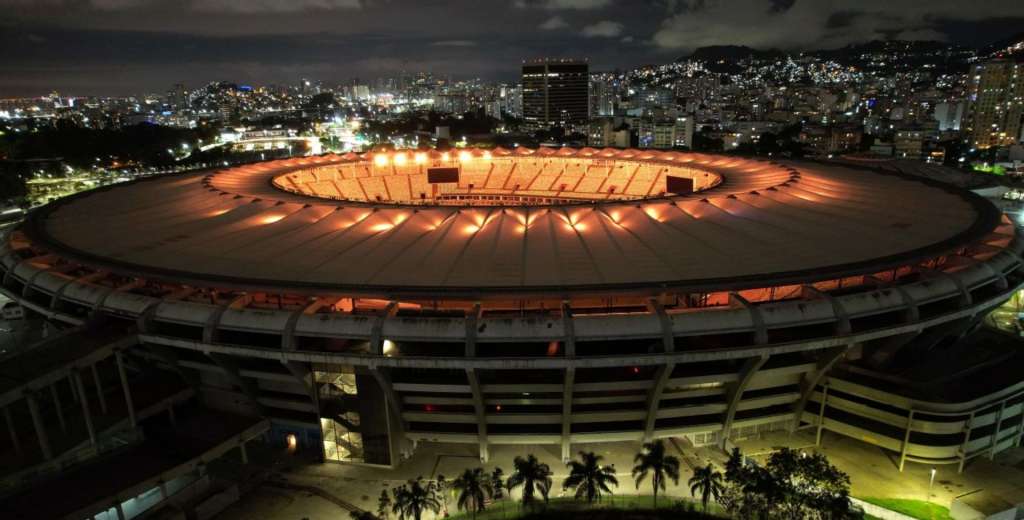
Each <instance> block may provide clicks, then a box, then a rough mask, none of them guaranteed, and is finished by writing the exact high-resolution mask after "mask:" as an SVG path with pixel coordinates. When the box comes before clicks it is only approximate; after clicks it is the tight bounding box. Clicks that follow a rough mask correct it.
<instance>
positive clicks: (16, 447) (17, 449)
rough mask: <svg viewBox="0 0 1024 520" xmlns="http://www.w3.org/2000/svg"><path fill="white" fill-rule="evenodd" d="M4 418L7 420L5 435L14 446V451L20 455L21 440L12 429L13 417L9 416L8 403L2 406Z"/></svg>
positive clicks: (9, 408)
mask: <svg viewBox="0 0 1024 520" xmlns="http://www.w3.org/2000/svg"><path fill="white" fill-rule="evenodd" d="M4 419H6V422H7V435H8V436H9V437H10V438H11V444H12V445H13V446H14V452H15V453H17V454H18V455H21V441H19V440H18V432H17V430H15V429H14V418H13V417H11V406H10V405H7V406H5V407H4Z"/></svg>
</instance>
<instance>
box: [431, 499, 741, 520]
mask: <svg viewBox="0 0 1024 520" xmlns="http://www.w3.org/2000/svg"><path fill="white" fill-rule="evenodd" d="M678 502H680V499H679V498H676V497H664V496H659V497H658V511H666V512H668V511H671V510H672V507H673V506H674V505H675V504H677V503H678ZM685 502H686V503H687V505H692V506H693V508H694V510H695V511H696V513H694V515H693V516H692V518H695V519H697V518H701V517H702V515H700V514H699V513H700V511H701V506H700V503H695V502H692V501H690V500H685ZM613 509H616V510H635V511H638V512H639V511H648V512H650V514H649V515H645V517H648V518H657V517H658V515H657V513H656V512H655V511H654V497H652V496H650V495H621V496H611V497H605V498H604V499H602V500H601V502H595V503H594V504H591V505H588V504H587V503H586V502H582V501H577V500H573V499H572V497H557V498H552V499H551V500H550V501H549V502H548V504H547V507H546V508H545V510H544V512H545V513H547V514H548V515H551V516H552V518H555V517H557V518H569V517H579V518H586V519H592V518H600V517H601V516H602V515H601V514H600V512H601V511H607V510H613ZM709 509H710V513H711V514H712V515H715V516H718V517H724V515H723V513H722V510H721V508H719V507H718V506H717V505H716V504H713V503H712V504H710V505H709ZM449 510H450V513H451V516H450V517H449V520H473V516H472V515H470V514H469V513H464V512H458V511H456V510H455V505H454V504H452V503H449ZM527 513H528V511H526V510H525V509H523V508H522V504H521V503H520V502H518V501H511V500H500V501H498V502H495V503H493V504H491V505H490V506H489V507H488V508H487V509H486V510H484V511H482V512H480V513H477V515H476V520H512V519H515V518H521V517H525V516H527ZM673 514H674V513H673ZM542 516H543V515H542ZM666 518H667V517H666ZM673 518H687V516H674V517H673Z"/></svg>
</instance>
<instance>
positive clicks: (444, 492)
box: [433, 475, 452, 517]
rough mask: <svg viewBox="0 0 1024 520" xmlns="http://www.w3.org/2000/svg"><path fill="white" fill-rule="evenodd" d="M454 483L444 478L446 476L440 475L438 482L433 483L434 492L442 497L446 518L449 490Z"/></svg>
mask: <svg viewBox="0 0 1024 520" xmlns="http://www.w3.org/2000/svg"><path fill="white" fill-rule="evenodd" d="M451 485H452V483H451V482H450V481H448V480H447V479H445V478H444V475H438V476H437V480H436V481H435V482H433V486H434V488H433V489H434V491H435V492H436V493H437V495H438V496H439V497H441V507H442V509H443V510H444V516H445V517H447V516H448V489H449V488H450V487H451Z"/></svg>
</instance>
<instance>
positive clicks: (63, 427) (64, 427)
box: [50, 383, 68, 433]
mask: <svg viewBox="0 0 1024 520" xmlns="http://www.w3.org/2000/svg"><path fill="white" fill-rule="evenodd" d="M50 397H52V398H53V408H54V409H55V410H57V421H59V422H60V431H62V432H64V433H67V432H68V424H67V422H66V421H65V420H64V407H63V406H61V403H60V394H58V393H57V383H53V384H51V385H50Z"/></svg>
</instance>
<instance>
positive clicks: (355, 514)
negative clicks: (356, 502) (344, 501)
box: [348, 511, 378, 520]
mask: <svg viewBox="0 0 1024 520" xmlns="http://www.w3.org/2000/svg"><path fill="white" fill-rule="evenodd" d="M348 516H349V518H351V519H352V520H378V519H377V517H376V516H374V515H373V513H371V512H369V511H352V512H350V513H349V514H348Z"/></svg>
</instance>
